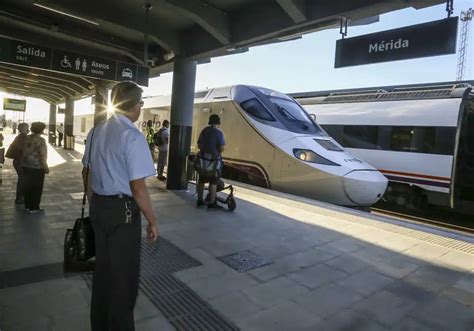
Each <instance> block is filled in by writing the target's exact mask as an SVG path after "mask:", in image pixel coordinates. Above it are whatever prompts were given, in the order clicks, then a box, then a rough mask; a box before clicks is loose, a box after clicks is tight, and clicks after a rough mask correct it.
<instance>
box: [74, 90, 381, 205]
mask: <svg viewBox="0 0 474 331" xmlns="http://www.w3.org/2000/svg"><path fill="white" fill-rule="evenodd" d="M194 97H195V99H194V111H193V129H192V144H191V154H195V153H197V152H198V150H197V140H198V137H199V133H200V132H201V130H202V129H203V128H204V127H205V126H207V121H208V118H209V116H210V115H211V114H218V115H219V116H220V117H221V122H222V124H221V127H220V128H221V130H222V131H223V132H224V134H225V140H226V148H225V153H224V154H223V161H224V169H223V174H222V175H223V177H224V178H228V179H232V180H236V181H240V182H243V183H247V184H251V185H255V186H259V187H263V188H269V189H273V190H276V191H281V192H286V193H290V194H295V195H299V196H303V197H308V198H312V199H317V200H320V201H324V202H328V203H332V204H337V205H341V206H348V207H356V208H359V207H360V208H363V207H367V206H370V205H372V204H374V203H376V202H377V201H378V200H379V199H380V198H381V197H382V196H383V194H384V192H385V190H386V188H387V185H388V180H387V178H386V177H385V176H384V175H382V174H381V173H380V172H379V171H377V170H376V169H375V168H374V167H373V166H371V165H370V164H368V163H366V162H365V161H363V160H362V159H360V158H358V157H355V156H354V155H352V154H351V153H349V152H348V151H347V150H345V149H344V148H343V147H342V146H341V145H340V144H339V143H337V142H336V141H335V140H334V139H333V138H331V137H330V136H329V135H327V133H326V132H325V131H324V130H323V129H321V128H320V126H319V125H318V124H317V123H316V122H314V121H313V120H312V119H311V117H310V116H309V115H308V114H307V113H306V112H305V110H304V109H303V108H302V107H301V106H300V105H299V104H298V103H297V102H296V101H295V100H294V99H293V98H291V97H289V96H288V95H286V94H283V93H280V92H277V91H274V90H270V89H267V88H262V87H255V86H247V85H235V86H229V87H221V88H213V89H209V90H206V91H198V92H196V93H195V95H194ZM143 101H144V106H143V108H142V114H141V116H140V118H139V120H138V121H137V122H136V123H135V125H136V126H137V127H138V128H139V129H140V130H142V132H143V133H144V134H145V128H146V123H147V122H148V121H151V122H152V123H153V126H154V128H155V130H158V129H159V127H160V126H161V123H162V122H163V120H165V119H168V120H169V117H170V116H169V115H170V110H171V96H169V95H164V96H155V97H145V98H144V99H143ZM92 125H93V115H79V116H76V119H75V125H74V130H75V135H76V137H79V140H80V139H81V137H84V138H85V136H86V135H87V132H88V131H89V130H90V128H91V127H92ZM77 140H78V139H76V141H77Z"/></svg>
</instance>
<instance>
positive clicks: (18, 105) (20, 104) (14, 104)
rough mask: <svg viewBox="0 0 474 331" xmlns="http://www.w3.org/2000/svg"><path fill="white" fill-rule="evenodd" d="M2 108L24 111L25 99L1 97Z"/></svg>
mask: <svg viewBox="0 0 474 331" xmlns="http://www.w3.org/2000/svg"><path fill="white" fill-rule="evenodd" d="M3 110H13V111H21V112H24V111H26V100H20V99H12V98H3Z"/></svg>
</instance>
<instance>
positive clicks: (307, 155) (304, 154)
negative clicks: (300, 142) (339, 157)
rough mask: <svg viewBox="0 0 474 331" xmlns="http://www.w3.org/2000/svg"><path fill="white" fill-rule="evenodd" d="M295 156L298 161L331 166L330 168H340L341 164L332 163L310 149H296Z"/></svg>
mask: <svg viewBox="0 0 474 331" xmlns="http://www.w3.org/2000/svg"><path fill="white" fill-rule="evenodd" d="M293 154H294V155H295V157H296V158H297V159H299V160H301V161H304V162H310V163H317V164H324V165H330V166H339V164H337V163H335V162H332V161H330V160H328V159H326V158H324V157H322V156H321V155H318V154H316V153H315V152H313V151H311V150H309V149H298V148H294V149H293Z"/></svg>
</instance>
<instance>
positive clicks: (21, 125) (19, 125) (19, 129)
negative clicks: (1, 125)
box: [18, 123, 28, 131]
mask: <svg viewBox="0 0 474 331" xmlns="http://www.w3.org/2000/svg"><path fill="white" fill-rule="evenodd" d="M23 129H25V130H28V124H27V123H20V124H18V131H21V130H23Z"/></svg>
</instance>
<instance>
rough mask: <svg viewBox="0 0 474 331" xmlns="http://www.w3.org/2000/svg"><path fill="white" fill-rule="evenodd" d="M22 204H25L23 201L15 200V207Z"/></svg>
mask: <svg viewBox="0 0 474 331" xmlns="http://www.w3.org/2000/svg"><path fill="white" fill-rule="evenodd" d="M24 203H25V201H23V200H15V205H22V204H24Z"/></svg>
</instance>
